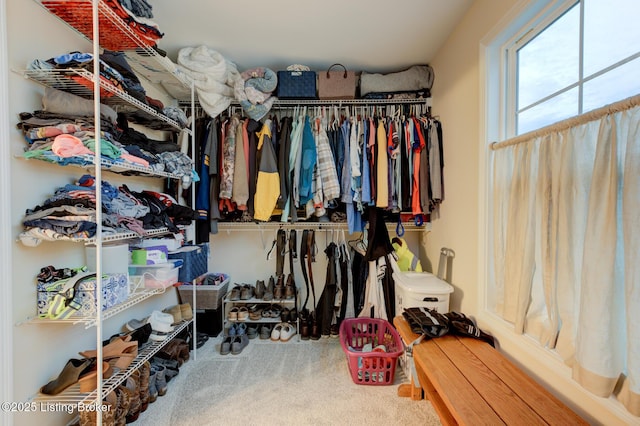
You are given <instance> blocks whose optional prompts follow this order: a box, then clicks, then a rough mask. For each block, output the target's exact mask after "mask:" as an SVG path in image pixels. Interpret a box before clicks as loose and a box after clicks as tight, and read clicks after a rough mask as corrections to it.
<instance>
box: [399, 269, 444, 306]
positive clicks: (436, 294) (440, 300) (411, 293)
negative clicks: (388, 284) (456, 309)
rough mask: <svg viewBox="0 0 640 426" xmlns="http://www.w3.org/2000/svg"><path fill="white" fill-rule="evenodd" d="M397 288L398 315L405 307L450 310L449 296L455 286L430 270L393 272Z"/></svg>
mask: <svg viewBox="0 0 640 426" xmlns="http://www.w3.org/2000/svg"><path fill="white" fill-rule="evenodd" d="M393 278H394V280H395V290H396V315H401V314H402V312H403V310H404V308H430V309H435V310H436V311H438V312H441V313H444V312H449V297H450V295H451V293H453V286H452V285H451V284H449V283H447V282H446V281H443V280H441V279H440V278H438V277H437V276H435V275H433V274H431V273H429V272H401V273H400V276H399V277H397V274H393Z"/></svg>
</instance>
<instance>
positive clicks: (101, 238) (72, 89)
mask: <svg viewBox="0 0 640 426" xmlns="http://www.w3.org/2000/svg"><path fill="white" fill-rule="evenodd" d="M34 1H36V3H38V4H39V5H41V6H42V7H43V8H44V9H46V10H47V11H48V12H50V13H51V14H53V15H55V16H56V17H58V18H59V19H60V20H61V21H62V22H63V23H65V24H67V25H69V26H70V27H71V28H72V29H74V30H76V31H77V32H78V33H79V34H80V35H82V36H84V37H85V38H87V39H88V40H90V41H91V42H92V43H93V57H94V68H93V69H99V68H100V67H99V63H98V58H99V55H100V52H101V49H102V48H106V49H108V50H112V51H125V54H126V52H127V51H129V52H130V53H134V54H135V55H138V56H143V57H144V58H145V60H146V61H154V64H155V68H159V69H160V70H161V71H162V70H164V74H165V81H172V82H173V83H178V84H180V85H181V86H182V87H184V88H185V89H186V90H187V91H190V93H191V103H192V110H193V105H194V102H195V100H194V99H195V96H194V86H193V83H192V82H190V81H188V80H187V79H186V78H185V76H182V75H178V74H177V73H176V70H175V67H173V68H172V65H171V64H170V61H169V60H168V59H166V58H165V57H162V56H160V55H159V54H158V52H157V51H156V49H155V48H154V46H151V45H150V44H149V42H148V41H145V40H142V39H141V38H140V37H139V36H138V35H137V34H136V33H135V32H133V31H132V30H131V29H130V27H129V26H128V25H127V24H126V23H125V22H124V20H123V19H121V18H120V17H119V16H118V15H116V14H115V12H113V10H112V9H111V8H110V7H109V6H108V5H107V4H106V3H105V2H104V1H102V0H74V1H60V0H55V1H53V0H34ZM96 27H97V28H99V32H98V33H99V34H100V39H99V40H95V39H93V34H94V32H93V31H94V29H97V28H96ZM133 68H134V69H135V67H133ZM23 74H24V76H25V77H26V78H28V79H30V80H32V81H35V82H37V83H40V84H41V85H44V86H46V87H53V88H55V89H58V90H62V91H66V92H69V93H73V94H74V95H77V96H80V97H84V98H87V99H93V100H94V118H95V132H96V134H99V133H100V111H99V105H100V103H101V102H102V103H105V104H107V105H111V106H114V107H115V108H117V109H118V111H121V112H133V111H136V112H137V113H141V114H143V115H145V116H147V117H148V118H152V119H154V120H155V121H156V122H157V121H159V122H162V123H164V124H163V125H162V128H161V130H164V131H174V132H175V131H179V130H182V131H184V132H186V133H188V134H189V135H193V134H194V132H195V129H194V127H193V124H192V127H191V128H190V129H182V127H181V126H180V125H179V124H178V123H177V122H176V121H174V120H173V119H171V118H169V117H167V116H165V115H164V114H160V113H158V112H156V111H155V110H154V109H152V108H150V107H149V106H148V105H145V104H143V103H142V102H140V101H138V100H137V99H135V98H133V97H132V96H130V95H128V94H127V93H125V92H124V91H123V90H120V89H118V88H115V87H114V86H112V85H111V84H110V83H108V82H105V81H103V80H102V79H100V78H99V77H98V76H96V75H94V74H93V73H91V72H89V71H87V70H85V69H64V70H58V69H56V70H28V71H24V72H23ZM70 76H72V77H73V78H69V77H70ZM78 81H83V83H78ZM158 88H159V87H158ZM92 89H93V90H92ZM101 93H109V94H110V95H109V96H108V97H104V98H102V97H101ZM95 143H96V146H95V152H96V154H95V155H94V156H87V157H85V160H87V161H86V162H85V164H86V165H82V166H81V167H84V168H89V169H90V170H91V172H92V173H93V174H94V176H95V192H96V205H97V206H99V205H101V200H102V171H103V170H104V171H108V172H112V173H119V174H134V175H137V176H143V177H148V178H150V179H158V178H160V179H181V176H179V175H175V174H172V173H166V172H156V171H154V170H152V169H151V168H146V167H141V166H137V165H129V164H123V163H115V162H113V161H111V160H109V159H106V158H102V156H101V154H100V153H101V147H100V138H96V142H95ZM192 144H193V141H192ZM191 152H195V150H194V147H193V146H192V147H191ZM30 161H32V160H30ZM191 192H192V199H191V202H192V205H195V192H194V191H191ZM102 216H103V214H102V209H100V208H97V209H96V225H97V231H96V235H95V237H94V238H91V239H74V240H72V241H76V242H81V243H84V244H91V245H95V247H96V265H95V271H96V274H97V276H101V275H102V269H103V268H102V253H103V251H102V244H103V242H111V241H118V240H122V241H126V240H130V239H139V238H145V237H153V236H159V235H164V234H169V233H170V232H169V230H168V229H167V228H161V229H156V230H153V231H151V232H148V233H147V234H146V235H144V236H141V235H140V234H138V233H135V232H126V233H118V234H109V235H107V234H104V235H103V233H102V223H103V222H102ZM190 226H193V225H190ZM183 230H184V228H183ZM46 244H55V243H49V242H47V243H46ZM129 284H130V287H138V286H137V285H132V284H135V283H129ZM193 287H194V290H193V304H192V306H195V299H196V292H195V286H193ZM164 291H165V289H164V288H142V289H137V290H136V291H133V292H131V295H130V297H129V298H128V299H127V300H126V301H125V302H123V303H120V304H118V305H116V306H113V307H112V308H109V309H107V310H104V311H103V310H102V309H100V302H101V300H100V301H99V302H98V300H99V299H101V298H100V297H96V301H97V303H98V306H97V309H96V315H95V316H91V317H73V316H72V317H69V318H68V319H66V320H53V319H51V320H49V319H47V320H45V319H40V318H36V317H33V318H28V319H27V320H26V321H23V322H24V323H26V322H28V323H32V324H38V323H42V322H43V321H46V322H59V323H67V324H72V325H84V327H85V328H90V327H95V330H96V347H97V348H98V349H97V355H96V357H97V364H98V365H102V361H103V356H102V355H103V354H102V341H103V340H104V339H105V338H106V337H108V336H106V337H105V336H103V331H102V324H103V322H104V321H105V320H107V319H108V318H110V317H112V316H114V315H116V314H118V313H121V312H123V311H125V310H127V309H129V308H131V307H132V306H134V305H137V304H139V303H141V302H143V301H144V300H146V299H148V298H150V297H153V296H154V295H157V294H160V293H163V292H164ZM95 294H97V295H101V294H102V280H100V279H98V280H96V288H95ZM192 323H193V334H194V336H195V335H196V324H195V313H194V315H193V320H188V321H183V322H181V323H180V324H178V325H177V326H175V328H174V330H173V332H172V333H170V334H169V335H168V336H167V338H166V339H165V340H162V341H150V342H149V343H147V344H146V345H143V346H142V347H140V348H139V351H138V356H137V357H136V358H135V359H134V360H133V362H132V363H131V364H130V365H129V366H128V367H127V368H126V369H123V370H120V371H119V372H117V373H116V374H114V375H112V376H111V377H109V378H104V377H103V376H102V371H101V369H98V372H97V376H98V377H97V380H98V381H97V383H98V386H97V387H96V389H95V390H93V391H91V392H90V393H86V392H81V391H80V387H79V385H78V384H77V383H76V384H75V385H72V386H71V387H69V388H67V389H66V390H65V391H63V392H62V393H60V394H58V395H54V396H47V395H42V394H38V393H37V394H35V395H34V396H33V397H32V398H30V401H40V402H42V401H46V402H65V403H69V402H75V403H78V404H88V405H90V404H95V403H100V401H102V400H104V398H105V396H106V395H108V394H109V393H110V392H112V391H114V390H115V389H116V388H117V387H118V386H119V385H120V384H121V383H123V382H124V381H125V380H126V379H127V378H128V377H129V376H130V375H131V374H133V372H134V371H136V370H138V369H139V368H140V366H142V365H143V364H144V363H145V362H146V361H147V360H149V359H150V358H151V357H153V356H154V355H155V354H156V353H157V352H158V351H160V350H161V349H162V347H163V346H164V345H165V344H166V343H167V342H169V341H170V340H171V339H173V338H174V337H175V336H177V335H178V334H180V332H182V331H183V330H184V329H185V328H186V327H188V326H189V325H190V324H192ZM78 349H82V348H78ZM194 357H195V348H194ZM52 368H55V366H52ZM52 372H53V371H52ZM43 384H44V383H43ZM101 423H102V418H101V416H98V418H97V424H98V425H100V424H101Z"/></svg>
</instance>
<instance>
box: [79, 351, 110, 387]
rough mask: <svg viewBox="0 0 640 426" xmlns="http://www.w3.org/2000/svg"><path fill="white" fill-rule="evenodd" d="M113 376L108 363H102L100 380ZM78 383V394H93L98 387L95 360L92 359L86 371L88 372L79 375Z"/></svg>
mask: <svg viewBox="0 0 640 426" xmlns="http://www.w3.org/2000/svg"><path fill="white" fill-rule="evenodd" d="M111 374H113V369H112V368H111V365H109V363H108V362H106V361H103V362H102V379H103V380H104V379H108V378H109V377H111ZM78 383H79V384H80V392H81V393H89V392H93V391H94V390H95V388H96V387H98V367H97V366H96V360H95V359H94V360H93V361H92V363H91V367H90V368H89V369H88V372H87V373H85V374H83V375H81V376H80V378H79V379H78Z"/></svg>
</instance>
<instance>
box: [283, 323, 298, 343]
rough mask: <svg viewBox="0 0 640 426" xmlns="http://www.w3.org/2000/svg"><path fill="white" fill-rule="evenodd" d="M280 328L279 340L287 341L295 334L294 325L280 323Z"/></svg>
mask: <svg viewBox="0 0 640 426" xmlns="http://www.w3.org/2000/svg"><path fill="white" fill-rule="evenodd" d="M281 325H282V328H281V329H280V341H281V342H287V341H289V340H290V339H291V338H292V337H293V336H295V334H296V327H295V326H294V325H292V324H289V323H286V322H285V323H282V324H281Z"/></svg>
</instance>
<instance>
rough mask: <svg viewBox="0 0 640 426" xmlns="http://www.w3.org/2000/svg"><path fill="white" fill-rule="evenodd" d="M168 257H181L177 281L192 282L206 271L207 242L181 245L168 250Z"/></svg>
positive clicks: (207, 260)
mask: <svg viewBox="0 0 640 426" xmlns="http://www.w3.org/2000/svg"><path fill="white" fill-rule="evenodd" d="M169 259H181V260H182V262H183V263H182V267H181V268H180V271H179V275H178V281H180V282H192V281H193V280H195V279H196V278H198V277H199V276H200V275H204V274H206V273H207V270H208V267H209V243H203V244H198V245H192V246H189V245H187V246H182V247H181V248H180V249H178V250H176V251H173V252H169Z"/></svg>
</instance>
